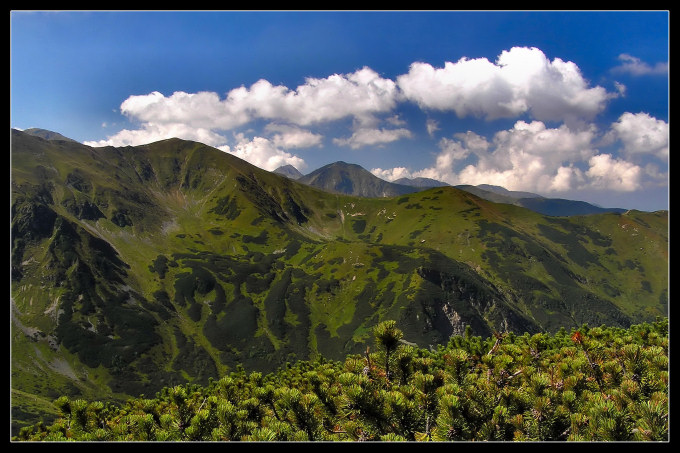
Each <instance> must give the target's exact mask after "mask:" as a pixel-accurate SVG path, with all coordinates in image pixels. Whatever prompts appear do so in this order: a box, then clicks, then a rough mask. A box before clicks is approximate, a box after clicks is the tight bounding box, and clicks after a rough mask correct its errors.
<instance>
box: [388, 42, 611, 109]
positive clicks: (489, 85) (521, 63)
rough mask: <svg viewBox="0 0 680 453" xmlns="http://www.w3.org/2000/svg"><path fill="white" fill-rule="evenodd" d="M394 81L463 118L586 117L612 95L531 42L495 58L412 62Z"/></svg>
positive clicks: (415, 97)
mask: <svg viewBox="0 0 680 453" xmlns="http://www.w3.org/2000/svg"><path fill="white" fill-rule="evenodd" d="M397 84H398V85H399V88H400V89H401V90H402V92H403V93H404V96H405V97H406V98H407V99H409V100H411V101H414V102H416V103H417V104H418V105H419V106H421V108H425V109H435V110H443V111H454V112H456V114H457V115H458V116H459V117H461V118H462V117H466V116H476V117H482V118H487V119H496V118H512V117H517V116H519V115H521V114H524V113H529V114H531V115H532V117H533V118H535V119H538V120H541V121H575V120H581V119H585V120H587V119H590V118H592V117H594V116H595V115H596V114H598V113H600V112H601V111H602V110H603V109H604V107H605V103H606V101H607V100H608V99H610V98H611V97H612V96H613V95H611V94H609V93H607V92H606V90H605V89H604V88H602V87H599V86H596V87H590V86H589V84H588V81H587V80H586V79H584V78H583V76H582V74H581V71H580V70H579V68H578V66H576V64H575V63H573V62H565V61H563V60H561V59H559V58H555V59H554V60H552V61H550V60H548V58H547V57H546V56H545V54H544V53H543V52H542V51H541V50H540V49H537V48H535V47H532V48H527V47H513V48H512V49H510V50H507V51H503V52H502V53H501V55H500V56H499V57H498V60H497V61H496V62H495V63H492V62H490V61H489V60H487V59H486V58H476V59H468V58H461V59H460V60H458V61H457V62H456V63H451V62H446V63H445V65H444V67H443V68H434V67H433V66H431V65H430V64H428V63H421V62H417V63H413V64H412V65H411V67H410V69H409V72H408V73H407V74H404V75H401V76H399V77H398V78H397Z"/></svg>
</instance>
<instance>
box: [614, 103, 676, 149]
mask: <svg viewBox="0 0 680 453" xmlns="http://www.w3.org/2000/svg"><path fill="white" fill-rule="evenodd" d="M611 130H612V133H613V137H614V138H615V139H618V140H620V141H621V143H622V144H623V152H624V154H626V155H627V156H632V155H639V154H651V155H654V156H656V157H658V158H660V159H667V158H668V151H669V127H668V123H666V122H665V121H663V120H659V119H656V118H654V117H652V116H650V115H649V114H647V113H643V112H641V113H630V112H626V113H624V114H623V115H621V116H620V117H619V119H618V121H616V122H614V123H612V125H611Z"/></svg>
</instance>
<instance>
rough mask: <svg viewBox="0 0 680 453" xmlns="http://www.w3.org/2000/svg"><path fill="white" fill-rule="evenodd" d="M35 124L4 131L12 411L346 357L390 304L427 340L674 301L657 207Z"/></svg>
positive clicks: (663, 222)
mask: <svg viewBox="0 0 680 453" xmlns="http://www.w3.org/2000/svg"><path fill="white" fill-rule="evenodd" d="M44 137H47V138H43V137H40V136H36V135H31V134H29V133H26V132H21V131H18V130H12V136H11V161H12V162H11V163H12V174H11V225H10V227H11V232H10V233H11V271H12V272H11V297H10V303H11V307H10V314H11V323H12V332H11V342H12V344H11V355H12V357H11V375H12V399H13V421H14V422H16V423H17V424H19V425H20V424H21V423H23V422H34V421H35V420H36V419H38V418H39V417H42V416H44V415H45V414H50V413H54V409H53V407H52V406H51V400H52V399H53V398H54V397H55V395H58V394H69V395H83V396H86V397H92V396H95V395H96V397H97V398H98V399H103V398H108V399H111V400H122V399H124V398H125V397H127V396H130V395H133V396H137V395H141V394H146V395H152V394H153V393H155V392H157V391H159V390H160V388H162V387H164V386H171V385H176V384H179V383H184V382H195V383H202V384H204V383H207V382H209V380H211V379H217V378H219V377H221V376H224V375H225V374H226V373H228V372H229V371H232V370H235V369H239V367H242V368H244V369H247V370H259V371H262V372H268V371H272V370H275V369H277V368H279V367H283V366H286V363H291V362H295V361H297V360H307V359H313V358H315V357H319V356H321V357H326V358H330V359H341V358H343V357H345V356H346V355H347V354H354V353H360V352H362V351H364V350H365V349H366V347H367V346H368V345H369V344H370V336H371V333H370V328H371V327H372V326H374V325H376V324H377V323H378V322H381V321H383V320H388V319H393V320H395V321H397V325H398V326H399V328H400V329H401V330H402V331H403V332H404V340H405V341H408V342H409V343H413V344H416V345H418V346H420V347H432V348H436V347H437V345H439V344H444V343H446V342H447V341H448V339H449V338H450V337H451V336H452V335H462V334H464V333H465V331H466V329H468V328H469V329H471V330H472V331H473V332H474V334H475V335H483V336H490V335H492V334H493V333H494V332H505V331H512V332H518V333H521V332H530V333H535V332H556V331H558V330H559V329H561V328H571V327H575V326H579V325H582V324H583V323H588V324H590V325H593V326H594V325H601V324H607V325H610V326H620V327H627V326H630V325H631V324H634V323H639V322H644V321H651V320H654V319H655V318H656V317H659V316H667V313H668V298H669V294H668V283H669V280H668V211H657V212H641V211H624V212H604V213H597V214H592V215H573V216H568V217H567V216H550V215H544V214H540V213H539V212H535V211H534V210H531V209H527V208H525V207H522V206H516V205H513V204H508V203H497V202H494V201H490V200H487V199H485V198H484V197H481V196H478V195H475V194H474V193H471V192H470V191H466V190H461V189H460V188H456V187H452V186H438V187H432V188H425V189H424V188H418V187H414V186H407V185H399V184H392V183H388V184H389V185H382V183H380V184H378V183H377V181H375V180H374V179H372V178H370V177H368V175H366V178H365V179H356V178H348V177H346V176H343V173H342V168H340V167H339V168H337V170H338V171H337V172H336V173H335V176H334V177H333V178H328V179H326V180H324V181H322V180H320V179H319V178H316V179H315V178H314V176H315V173H314V172H313V173H310V174H309V175H305V176H301V177H299V178H298V179H291V178H289V177H286V176H283V175H281V174H277V173H276V172H267V171H265V170H262V169H260V168H257V167H255V166H253V165H251V164H249V163H247V162H245V161H243V160H240V159H238V158H236V157H234V156H232V155H229V154H227V153H224V152H222V151H219V150H217V149H215V148H211V147H209V146H207V145H204V144H201V143H197V142H191V141H185V140H180V139H169V140H163V141H160V142H155V143H150V144H147V145H142V146H134V147H132V146H129V147H121V148H114V147H102V148H93V147H88V146H85V145H82V144H80V143H77V142H74V141H69V140H66V139H65V138H64V137H63V136H58V137H56V138H55V137H54V136H51V135H50V136H45V135H44ZM332 165H333V164H332ZM345 165H349V164H345ZM336 167H338V166H336ZM359 168H360V167H359ZM364 171H365V170H364ZM365 172H366V173H368V174H369V175H370V172H367V171H365ZM319 174H321V172H319V173H316V175H317V176H318V175H319ZM371 176H373V175H371ZM376 179H378V178H376ZM314 181H316V183H319V184H321V183H322V182H323V187H324V189H325V190H322V189H321V188H318V187H314V184H313V182H314ZM379 181H382V180H379ZM383 182H384V181H383ZM395 188H396V189H395ZM349 189H351V190H349ZM392 190H396V191H394V192H393V191H392ZM348 191H349V192H350V193H345V192H348Z"/></svg>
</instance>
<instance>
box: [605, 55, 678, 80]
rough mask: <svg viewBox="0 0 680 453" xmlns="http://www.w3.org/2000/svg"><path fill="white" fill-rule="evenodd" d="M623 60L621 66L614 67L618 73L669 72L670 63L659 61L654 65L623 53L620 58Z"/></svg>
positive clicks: (644, 73) (650, 73)
mask: <svg viewBox="0 0 680 453" xmlns="http://www.w3.org/2000/svg"><path fill="white" fill-rule="evenodd" d="M618 59H619V60H620V61H621V64H620V65H619V66H616V67H614V68H612V71H613V72H616V73H628V74H631V75H634V76H643V75H658V74H667V73H668V63H666V62H659V63H656V64H655V65H654V66H651V65H649V64H648V63H645V62H644V61H642V60H640V59H639V58H637V57H634V56H632V55H629V54H627V53H622V54H621V55H619V58H618Z"/></svg>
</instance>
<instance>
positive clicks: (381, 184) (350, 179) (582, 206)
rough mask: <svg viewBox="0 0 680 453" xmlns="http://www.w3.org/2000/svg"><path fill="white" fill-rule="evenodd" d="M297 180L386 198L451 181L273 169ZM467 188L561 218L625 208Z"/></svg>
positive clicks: (347, 170)
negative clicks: (392, 179)
mask: <svg viewBox="0 0 680 453" xmlns="http://www.w3.org/2000/svg"><path fill="white" fill-rule="evenodd" d="M274 173H277V174H282V175H284V176H287V177H289V178H291V179H295V180H297V181H298V182H301V183H303V184H307V185H310V186H313V187H317V188H319V189H321V190H325V191H328V192H333V193H343V194H347V195H354V196H359V197H365V198H383V197H394V196H398V195H405V194H409V193H413V192H418V191H421V190H427V189H430V188H433V187H445V186H449V184H447V183H445V182H442V181H437V180H435V179H431V178H421V177H419V178H400V179H397V180H395V181H392V182H389V181H385V180H383V179H381V178H379V177H377V176H375V175H374V174H373V173H371V172H369V171H368V170H366V169H365V168H363V167H361V166H360V165H357V164H348V163H346V162H342V161H338V162H334V163H331V164H328V165H325V166H323V167H321V168H319V169H317V170H314V171H313V172H311V173H309V174H307V175H304V176H303V175H302V174H301V173H300V172H299V171H298V170H297V169H296V168H295V167H293V166H292V165H285V166H282V167H279V168H277V169H276V170H274ZM454 187H456V188H457V189H461V190H464V191H466V192H469V193H472V194H475V195H477V196H478V197H481V198H483V199H485V200H489V201H493V202H494V203H506V204H511V205H515V206H522V207H524V208H527V209H530V210H532V211H534V212H537V213H539V214H544V215H549V216H555V217H562V216H573V215H588V214H603V213H607V212H616V213H623V212H625V211H626V209H623V208H605V207H601V206H595V205H593V204H591V203H588V202H585V201H577V200H567V199H562V198H547V197H544V196H542V195H538V194H535V193H532V192H524V191H513V190H508V189H506V188H504V187H501V186H495V185H491V184H479V185H476V186H472V185H457V186H454Z"/></svg>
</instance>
